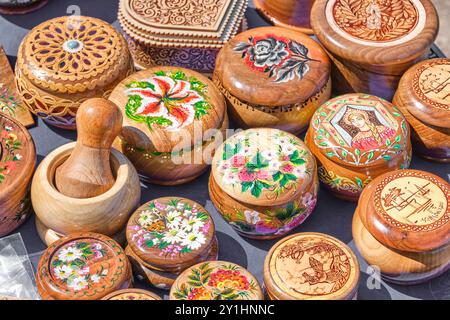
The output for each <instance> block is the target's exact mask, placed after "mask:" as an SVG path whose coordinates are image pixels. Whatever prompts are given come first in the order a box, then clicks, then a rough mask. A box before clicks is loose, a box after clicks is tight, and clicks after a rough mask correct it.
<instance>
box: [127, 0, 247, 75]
mask: <svg viewBox="0 0 450 320" xmlns="http://www.w3.org/2000/svg"><path fill="white" fill-rule="evenodd" d="M247 4H248V1H247V0H218V1H205V0H201V1H193V0H186V1H162V0H150V1H147V0H121V1H120V3H119V14H118V15H119V22H120V24H121V26H122V29H123V30H124V32H125V33H126V34H127V36H128V37H127V40H128V42H129V44H130V48H131V51H132V54H133V57H134V60H135V63H136V66H137V67H138V68H140V69H145V68H148V67H151V66H155V65H174V66H180V67H185V68H192V69H194V70H197V71H200V72H211V71H212V70H213V69H214V62H215V57H216V55H217V51H218V49H220V48H221V47H222V46H223V45H224V43H226V42H227V41H228V40H229V39H230V37H232V36H234V35H235V34H236V32H237V31H238V29H239V28H240V27H241V23H242V21H243V19H244V12H245V10H246V9H247Z"/></svg>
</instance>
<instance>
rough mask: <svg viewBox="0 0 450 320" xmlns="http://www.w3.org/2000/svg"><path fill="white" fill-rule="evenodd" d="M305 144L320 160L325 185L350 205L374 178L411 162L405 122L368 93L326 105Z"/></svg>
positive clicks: (351, 95) (322, 180) (340, 98)
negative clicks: (349, 202)
mask: <svg viewBox="0 0 450 320" xmlns="http://www.w3.org/2000/svg"><path fill="white" fill-rule="evenodd" d="M305 142H306V144H307V146H308V147H309V148H310V149H311V151H312V152H313V153H314V155H315V156H316V159H317V161H318V166H319V167H318V172H319V179H320V181H321V182H322V183H323V185H324V186H325V187H326V188H327V189H329V190H330V191H331V192H332V193H333V194H335V195H336V196H337V197H340V198H343V199H346V200H350V201H357V200H358V198H359V195H360V193H361V191H362V189H363V188H364V187H365V186H366V185H367V183H369V182H370V181H371V180H372V179H374V178H375V177H377V176H379V175H380V174H382V173H385V172H387V171H391V170H395V169H400V168H407V167H408V166H409V164H410V162H411V142H410V133H409V126H408V123H407V122H406V119H405V117H404V116H403V115H402V113H401V112H400V111H399V110H398V109H397V108H396V107H394V106H393V105H392V104H391V103H389V102H388V101H386V100H384V99H381V98H377V97H375V96H371V95H366V94H356V93H354V94H347V95H344V96H339V97H336V98H334V99H332V100H330V101H328V102H326V103H325V104H324V105H322V106H321V107H320V108H319V109H318V110H317V111H316V113H315V114H314V115H313V117H312V119H311V125H310V129H309V130H308V132H307V134H306V137H305Z"/></svg>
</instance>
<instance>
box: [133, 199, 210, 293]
mask: <svg viewBox="0 0 450 320" xmlns="http://www.w3.org/2000/svg"><path fill="white" fill-rule="evenodd" d="M126 236H127V241H128V247H127V248H126V249H125V251H126V253H127V255H128V257H129V259H130V261H131V263H132V265H133V271H134V274H135V275H137V277H138V278H139V279H142V280H144V281H146V282H149V283H150V284H151V285H153V286H155V287H157V288H159V289H165V290H169V289H170V288H171V286H172V284H173V282H174V281H175V279H176V278H177V276H178V275H179V274H180V273H181V272H182V271H184V270H185V269H187V268H189V267H191V266H192V265H194V264H196V263H200V262H203V261H207V260H216V259H217V256H218V245H217V239H216V236H215V227H214V222H213V220H212V218H211V216H210V215H209V213H208V211H206V210H205V208H203V207H202V206H201V205H199V204H198V203H196V202H194V201H192V200H189V199H185V198H179V197H164V198H158V199H155V200H152V201H150V202H147V203H146V204H144V205H142V206H141V207H140V208H139V209H137V210H136V212H135V213H134V214H133V215H132V216H131V218H130V220H129V221H128V225H127V229H126Z"/></svg>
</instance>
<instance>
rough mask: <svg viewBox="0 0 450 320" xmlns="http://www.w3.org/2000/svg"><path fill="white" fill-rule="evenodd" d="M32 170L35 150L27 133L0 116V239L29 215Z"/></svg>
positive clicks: (0, 114)
mask: <svg viewBox="0 0 450 320" xmlns="http://www.w3.org/2000/svg"><path fill="white" fill-rule="evenodd" d="M35 166H36V149H35V146H34V142H33V139H32V137H31V135H30V134H29V132H28V130H27V129H26V128H25V127H24V126H23V125H21V124H20V123H19V121H18V120H16V119H14V118H11V117H9V116H7V115H5V114H3V113H0V237H2V236H5V235H7V234H8V233H10V232H11V231H13V230H14V229H16V228H17V227H19V226H20V225H21V224H22V223H23V222H25V220H26V218H27V217H28V215H29V213H30V209H31V205H30V195H29V186H30V181H31V177H32V176H33V172H34V168H35Z"/></svg>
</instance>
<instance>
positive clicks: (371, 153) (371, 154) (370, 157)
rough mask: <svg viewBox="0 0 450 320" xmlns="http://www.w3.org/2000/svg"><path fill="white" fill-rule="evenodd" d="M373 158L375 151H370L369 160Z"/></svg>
mask: <svg viewBox="0 0 450 320" xmlns="http://www.w3.org/2000/svg"><path fill="white" fill-rule="evenodd" d="M372 158H373V151H370V152H369V155H368V156H367V160H370V159H372Z"/></svg>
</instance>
